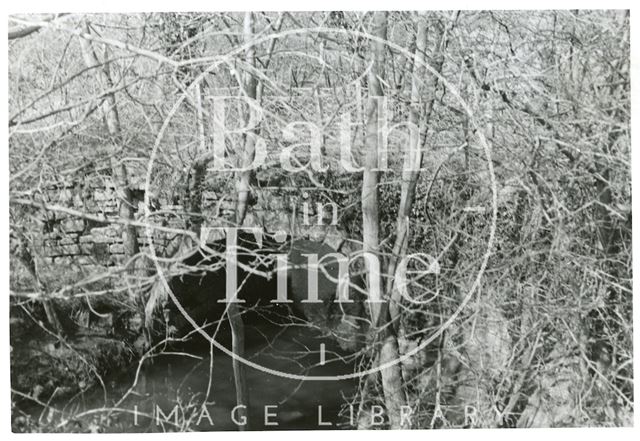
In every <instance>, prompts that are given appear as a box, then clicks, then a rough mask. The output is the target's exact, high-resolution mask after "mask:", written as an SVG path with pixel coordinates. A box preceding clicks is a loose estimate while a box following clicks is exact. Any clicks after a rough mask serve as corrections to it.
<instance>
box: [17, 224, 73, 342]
mask: <svg viewBox="0 0 640 441" xmlns="http://www.w3.org/2000/svg"><path fill="white" fill-rule="evenodd" d="M14 237H15V238H16V241H17V246H16V247H15V250H14V252H13V255H14V256H16V257H17V258H18V261H19V262H20V263H21V264H22V265H23V266H24V267H25V269H26V270H27V272H28V273H29V275H30V276H31V278H32V279H33V281H34V283H35V284H36V290H37V291H38V293H39V294H41V295H42V296H43V299H42V307H43V308H44V314H45V316H46V317H47V321H48V322H49V325H51V327H53V329H54V331H55V332H56V334H58V335H59V336H62V335H64V328H63V327H62V323H61V322H60V319H59V317H58V314H57V312H56V308H55V305H54V304H53V302H52V301H51V300H49V299H47V294H48V290H47V287H46V285H45V283H44V282H43V281H42V279H41V278H40V275H39V274H38V269H37V268H36V261H35V259H34V258H33V254H32V253H31V250H30V249H29V245H28V244H27V242H28V241H27V238H26V237H25V236H24V235H23V234H22V233H20V232H17V231H16V232H15V235H14Z"/></svg>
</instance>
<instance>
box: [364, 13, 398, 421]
mask: <svg viewBox="0 0 640 441" xmlns="http://www.w3.org/2000/svg"><path fill="white" fill-rule="evenodd" d="M373 23H374V24H373V26H374V29H373V35H375V36H376V37H378V38H380V39H382V40H385V39H386V36H387V13H386V12H376V13H375V15H374V19H373ZM371 48H372V53H373V65H372V67H371V70H370V72H369V78H368V81H369V102H368V103H367V111H366V118H367V120H366V129H365V144H366V150H365V157H364V172H363V173H364V175H363V181H362V223H363V229H362V231H363V233H362V234H363V251H364V252H365V253H375V254H378V253H379V245H380V243H379V229H380V227H379V205H378V182H379V176H378V166H379V165H378V149H379V145H378V140H379V128H378V101H379V100H378V99H377V98H380V97H382V96H383V92H382V85H381V84H380V78H381V77H383V76H384V72H383V66H384V52H385V44H384V43H383V42H379V41H372V43H371ZM366 262H367V263H366V265H367V268H366V269H367V282H368V289H369V296H370V298H371V299H381V298H382V296H381V293H382V278H381V268H380V263H379V260H378V259H375V261H374V260H372V261H368V260H366ZM381 306H382V305H381V304H380V303H377V304H376V303H373V304H372V322H373V324H374V327H375V328H376V329H375V331H377V332H379V336H378V338H379V341H380V344H381V347H380V353H379V365H385V364H386V363H389V362H393V361H395V360H397V359H398V356H399V351H398V342H397V339H396V336H395V335H394V333H393V332H392V330H393V328H392V327H391V326H388V308H382V307H381ZM378 328H379V330H378ZM381 376H382V389H383V393H384V399H385V406H386V408H387V416H388V419H389V426H390V428H391V429H400V428H402V427H403V422H402V419H401V415H402V407H403V406H405V405H406V401H407V400H406V397H405V393H404V389H403V387H402V371H401V369H400V366H399V365H398V364H394V365H392V366H389V367H386V368H383V369H382V370H381Z"/></svg>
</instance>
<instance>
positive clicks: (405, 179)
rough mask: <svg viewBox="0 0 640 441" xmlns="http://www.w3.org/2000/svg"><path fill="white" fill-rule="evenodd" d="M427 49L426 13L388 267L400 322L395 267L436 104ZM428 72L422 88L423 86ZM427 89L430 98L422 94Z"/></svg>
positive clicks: (440, 44) (393, 310)
mask: <svg viewBox="0 0 640 441" xmlns="http://www.w3.org/2000/svg"><path fill="white" fill-rule="evenodd" d="M445 38H446V31H445V30H444V29H440V35H439V37H438V39H437V40H436V48H435V49H436V57H435V60H434V63H433V68H434V69H435V70H436V72H438V73H440V71H441V70H442V64H443V60H444V57H443V54H442V50H443V49H444V42H445ZM426 50H427V22H426V17H423V16H421V17H419V21H418V25H417V30H416V50H415V60H414V64H413V77H412V81H411V111H410V115H409V121H410V122H411V124H410V125H411V126H412V127H414V128H415V131H413V132H412V133H411V138H410V141H409V142H410V146H411V148H410V151H409V152H407V153H405V155H406V156H405V163H404V170H403V172H402V185H401V190H400V206H399V208H398V219H397V223H396V238H395V242H394V245H393V253H392V255H391V257H390V259H389V269H388V274H389V276H390V277H389V278H388V286H387V292H391V301H390V302H389V313H390V315H391V320H392V321H393V322H394V323H396V324H397V320H396V319H397V317H398V308H399V303H400V298H401V294H400V290H399V289H398V287H397V286H396V284H395V281H396V279H397V274H395V273H396V267H397V263H398V260H399V259H400V256H403V255H404V254H405V253H406V251H407V246H408V243H409V216H410V215H411V209H412V207H413V201H414V199H415V193H416V186H417V184H418V177H419V176H420V171H419V170H420V167H421V166H422V158H423V155H424V153H423V152H424V144H425V138H426V133H427V124H428V122H429V119H430V118H431V112H432V110H433V104H434V101H435V96H436V87H437V85H438V78H437V77H436V76H435V75H432V74H431V73H427V71H426V69H425V67H424V64H425V63H426V57H425V53H426ZM425 75H428V80H427V81H426V84H425V86H423V88H421V87H420V84H422V83H423V82H424V81H423V79H424V78H425ZM425 93H427V94H428V95H427V99H426V100H424V98H423V96H424V94H425Z"/></svg>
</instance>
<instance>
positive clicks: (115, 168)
mask: <svg viewBox="0 0 640 441" xmlns="http://www.w3.org/2000/svg"><path fill="white" fill-rule="evenodd" d="M85 28H86V29H85V30H86V32H87V33H91V29H90V28H89V25H88V24H85ZM80 47H81V49H82V56H83V58H84V61H85V64H86V65H87V67H90V68H91V67H93V68H94V73H95V76H96V80H97V82H98V84H100V85H101V86H102V87H103V88H104V89H105V90H109V89H112V88H113V85H114V83H113V80H112V78H111V72H110V69H109V64H108V63H101V62H100V61H99V60H98V56H97V55H96V52H95V50H94V47H93V44H92V43H91V42H90V41H89V40H86V39H84V38H80ZM102 108H103V112H104V118H105V121H106V126H107V132H108V134H109V138H110V139H109V141H110V142H112V143H113V144H114V146H115V148H116V149H115V151H114V154H113V155H112V156H111V171H112V175H113V181H114V185H115V189H116V193H117V194H118V196H119V198H120V203H119V216H120V218H121V219H124V220H128V221H133V220H135V212H136V206H135V201H134V198H133V192H132V190H131V188H130V186H129V178H128V176H127V169H126V167H125V165H124V163H122V162H121V161H119V160H118V157H117V153H118V151H119V150H120V149H122V147H123V146H122V129H121V126H120V118H119V116H118V107H117V104H116V97H115V93H109V94H107V95H106V96H105V98H104V100H103V102H102ZM122 242H123V245H124V254H125V259H127V260H129V259H131V258H132V257H133V256H135V255H136V254H138V251H139V247H138V233H137V231H136V227H135V226H133V225H125V226H124V227H123V229H122ZM128 272H129V274H131V275H135V274H136V269H135V266H134V267H132V268H129V269H128Z"/></svg>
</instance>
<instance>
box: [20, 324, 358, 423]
mask: <svg viewBox="0 0 640 441" xmlns="http://www.w3.org/2000/svg"><path fill="white" fill-rule="evenodd" d="M203 342H204V339H203ZM323 343H324V344H325V347H326V351H325V359H326V361H325V362H324V364H321V355H320V345H321V344H323ZM185 354H189V355H185ZM246 356H247V358H248V359H250V360H251V361H252V362H254V363H258V364H260V365H261V366H265V367H268V368H270V369H274V370H279V371H283V372H288V373H292V374H299V375H300V374H305V373H306V374H308V375H323V376H328V375H343V374H348V373H351V372H353V369H354V366H353V362H346V361H344V360H342V357H340V356H339V355H338V354H337V353H336V347H335V345H332V344H331V343H330V342H329V340H328V339H326V338H321V336H319V334H317V333H316V332H315V331H313V330H311V329H309V328H304V327H293V326H291V327H287V328H284V329H280V330H279V332H277V333H276V334H273V332H271V335H269V336H265V335H264V333H263V332H262V330H260V329H255V328H248V329H247V350H246ZM195 357H198V358H199V359H198V358H195ZM136 371H137V366H134V367H133V368H132V369H131V370H130V371H129V372H126V373H125V374H119V375H114V376H113V377H112V378H105V383H106V392H105V390H104V389H103V388H102V387H97V388H93V389H90V390H89V391H87V392H85V393H83V394H82V395H79V396H77V397H75V398H74V399H72V400H71V401H69V400H65V401H64V402H63V403H58V404H57V405H54V407H55V408H56V409H58V410H60V411H61V412H55V413H54V414H52V415H53V416H54V417H55V418H54V421H56V422H59V421H64V420H67V423H66V426H64V428H61V430H65V431H66V430H73V431H75V430H92V429H93V430H96V429H97V430H100V431H108V432H159V431H185V430H197V431H215V430H237V429H238V428H237V425H236V423H234V420H233V417H235V419H236V421H241V417H240V415H239V413H238V412H237V410H236V411H235V412H234V411H233V409H234V407H235V406H236V398H235V386H234V378H233V368H232V360H231V358H230V357H229V356H227V355H225V354H224V353H222V352H220V351H218V350H215V351H214V353H213V357H210V356H209V350H208V344H206V342H205V345H204V347H202V345H201V347H199V350H197V351H195V350H193V349H191V350H190V351H189V352H187V351H178V350H173V352H169V353H166V354H161V355H158V356H156V357H154V359H153V362H152V363H151V362H145V363H144V366H143V368H142V369H140V371H139V374H138V380H137V383H136V385H135V387H134V388H133V389H132V390H131V391H130V392H129V394H128V395H127V397H126V399H124V400H123V401H121V398H122V397H123V396H124V395H125V394H126V393H127V391H129V390H130V389H131V387H132V385H133V384H134V380H135V376H136ZM210 372H211V375H210ZM245 372H246V377H247V382H248V387H249V391H250V406H249V417H250V424H251V427H250V429H251V430H292V429H300V430H302V429H307V430H313V429H321V430H326V429H332V428H333V429H335V428H349V426H350V424H349V420H350V418H349V412H348V408H347V411H346V413H345V412H343V415H341V416H340V415H339V413H340V410H341V408H343V405H344V404H345V403H346V399H347V398H349V397H350V396H352V395H353V394H354V391H355V387H356V380H336V381H308V380H307V381H300V380H292V379H289V378H283V377H280V376H275V375H272V374H269V373H265V372H262V371H260V370H257V369H254V368H252V367H248V366H247V367H245ZM207 390H209V393H208V395H207ZM105 395H106V402H105ZM205 399H206V401H207V404H206V408H203V403H204V401H205ZM119 401H121V402H120V403H119V404H118V406H117V409H118V410H113V407H114V405H115V404H117V403H118V402H119ZM41 412H42V409H41V408H40V409H34V412H30V413H31V414H32V415H33V417H35V418H38V417H40V415H39V414H40V413H41ZM49 413H51V412H49Z"/></svg>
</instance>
